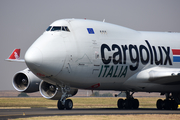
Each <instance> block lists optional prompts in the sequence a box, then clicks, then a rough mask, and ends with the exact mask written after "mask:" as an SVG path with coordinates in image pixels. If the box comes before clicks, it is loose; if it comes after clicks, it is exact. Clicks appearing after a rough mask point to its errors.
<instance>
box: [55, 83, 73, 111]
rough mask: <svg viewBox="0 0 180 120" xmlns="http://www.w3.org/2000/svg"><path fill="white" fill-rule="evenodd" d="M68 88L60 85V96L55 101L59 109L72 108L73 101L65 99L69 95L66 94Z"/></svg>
mask: <svg viewBox="0 0 180 120" xmlns="http://www.w3.org/2000/svg"><path fill="white" fill-rule="evenodd" d="M69 90H70V88H69V87H67V86H62V87H61V91H62V96H61V99H59V100H58V103H57V107H58V109H59V110H64V109H65V108H66V110H71V109H72V108H73V101H72V100H71V99H66V98H68V97H70V96H71V95H70V94H68V91H69Z"/></svg>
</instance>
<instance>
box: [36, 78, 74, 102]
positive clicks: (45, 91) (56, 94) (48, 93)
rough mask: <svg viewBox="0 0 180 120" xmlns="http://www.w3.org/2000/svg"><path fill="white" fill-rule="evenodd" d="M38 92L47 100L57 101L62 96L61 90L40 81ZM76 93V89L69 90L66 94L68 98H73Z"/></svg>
mask: <svg viewBox="0 0 180 120" xmlns="http://www.w3.org/2000/svg"><path fill="white" fill-rule="evenodd" d="M39 90H40V93H41V95H42V96H43V97H44V98H47V99H53V100H59V99H61V96H62V91H61V88H58V87H56V86H55V85H52V84H50V83H47V82H45V81H41V83H40V85H39ZM77 92H78V89H76V88H70V90H69V92H68V93H67V94H68V95H69V96H74V95H76V93H77Z"/></svg>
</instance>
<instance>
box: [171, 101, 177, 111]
mask: <svg viewBox="0 0 180 120" xmlns="http://www.w3.org/2000/svg"><path fill="white" fill-rule="evenodd" d="M171 108H172V110H177V109H178V103H177V102H176V101H175V100H171Z"/></svg>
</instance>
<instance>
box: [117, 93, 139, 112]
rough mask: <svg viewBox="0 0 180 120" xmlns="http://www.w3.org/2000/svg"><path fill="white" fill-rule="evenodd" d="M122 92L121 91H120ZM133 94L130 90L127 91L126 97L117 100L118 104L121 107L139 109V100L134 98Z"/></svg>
mask: <svg viewBox="0 0 180 120" xmlns="http://www.w3.org/2000/svg"><path fill="white" fill-rule="evenodd" d="M120 94H121V93H120ZM133 94H134V92H133V93H132V94H130V92H129V91H126V99H125V100H123V99H119V100H118V102H117V106H118V108H119V109H138V108H139V101H138V99H134V98H133Z"/></svg>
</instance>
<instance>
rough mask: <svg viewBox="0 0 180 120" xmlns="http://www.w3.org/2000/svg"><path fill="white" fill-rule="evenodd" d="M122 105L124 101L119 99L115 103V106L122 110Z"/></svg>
mask: <svg viewBox="0 0 180 120" xmlns="http://www.w3.org/2000/svg"><path fill="white" fill-rule="evenodd" d="M123 104H124V100H123V99H119V100H118V102H117V106H118V108H119V109H123Z"/></svg>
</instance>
